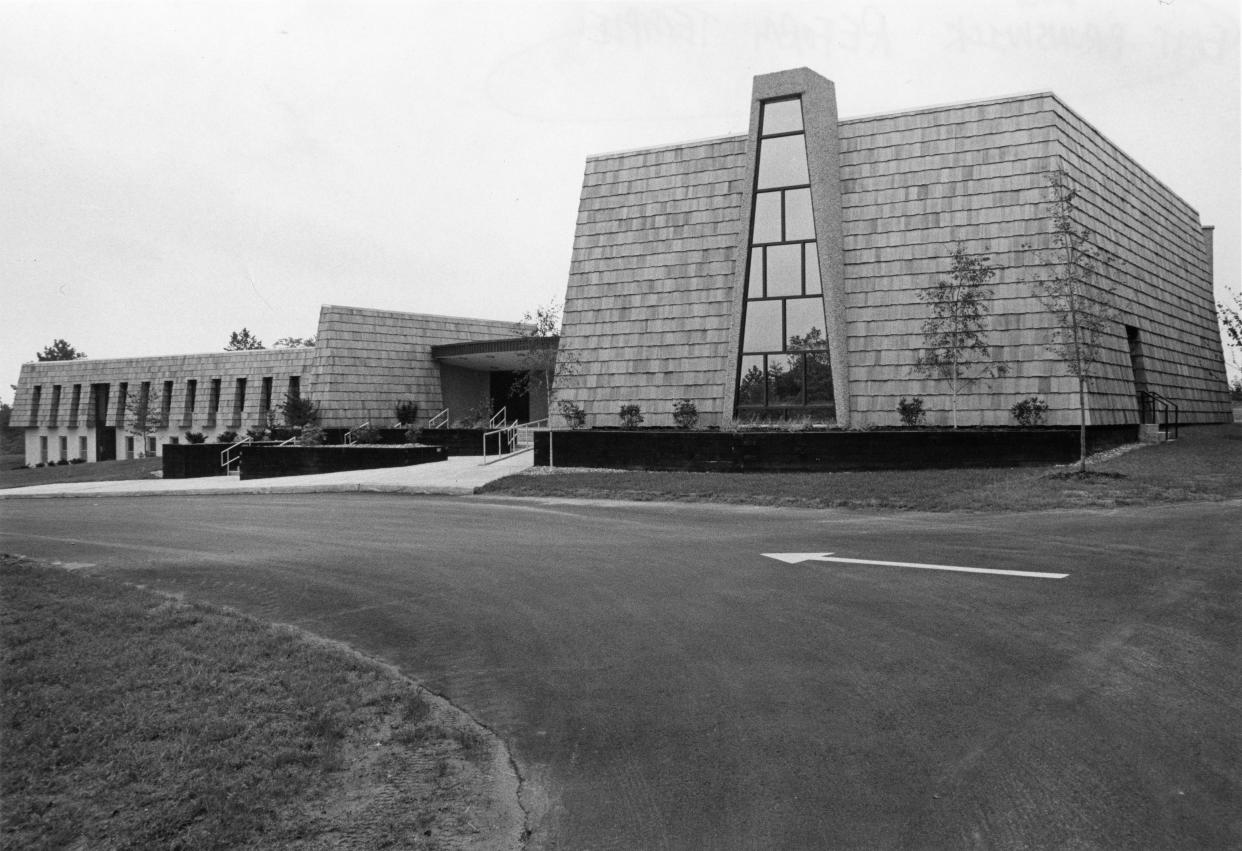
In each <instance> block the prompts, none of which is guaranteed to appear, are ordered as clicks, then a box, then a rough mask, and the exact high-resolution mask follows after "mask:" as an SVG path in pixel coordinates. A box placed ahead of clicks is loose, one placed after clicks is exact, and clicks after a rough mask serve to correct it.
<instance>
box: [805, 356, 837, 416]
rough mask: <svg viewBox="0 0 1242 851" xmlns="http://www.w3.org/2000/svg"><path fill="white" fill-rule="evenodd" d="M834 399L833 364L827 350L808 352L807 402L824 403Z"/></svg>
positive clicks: (812, 403)
mask: <svg viewBox="0 0 1242 851" xmlns="http://www.w3.org/2000/svg"><path fill="white" fill-rule="evenodd" d="M831 401H833V395H832V365H831V363H830V362H829V359H828V353H827V352H807V353H806V403H807V404H808V405H822V404H826V403H828V402H831Z"/></svg>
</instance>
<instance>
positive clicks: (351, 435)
mask: <svg viewBox="0 0 1242 851" xmlns="http://www.w3.org/2000/svg"><path fill="white" fill-rule="evenodd" d="M370 427H371V421H370V420H367V421H366V422H365V423H361V424H360V425H356V426H354V427H353V428H351V429H350V430H349V431H347V432H345V442H346V443H349V444H352V443H353V442H354V441H355V440H357V439H358V437H357V434H358V432H360V431H362V430H363V429H364V428H370Z"/></svg>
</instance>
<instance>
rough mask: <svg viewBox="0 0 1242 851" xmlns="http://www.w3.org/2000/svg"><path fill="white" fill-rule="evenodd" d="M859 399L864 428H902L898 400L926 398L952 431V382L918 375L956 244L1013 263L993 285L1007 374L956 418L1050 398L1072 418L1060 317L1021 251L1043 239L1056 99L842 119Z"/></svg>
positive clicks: (854, 397) (854, 396)
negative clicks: (940, 280)
mask: <svg viewBox="0 0 1242 851" xmlns="http://www.w3.org/2000/svg"><path fill="white" fill-rule="evenodd" d="M840 132H841V184H842V204H843V207H844V213H845V217H844V230H845V249H844V254H845V277H846V286H847V291H848V294H847V328H848V330H847V334H848V338H849V358H850V366H851V372H850V374H851V378H852V379H853V380H852V381H851V387H850V397H851V404H852V407H853V410H854V411H855V412H856V419H857V420H858V421H859V422H862V423H876V424H893V423H896V422H898V416H897V403H898V401H899V400H900V399H901V397H903V396H907V397H909V396H920V397H922V398H923V400H924V402H925V406H926V408H927V410H928V412H929V415H928V419H929V421H930V422H933V423H947V422H948V421H949V410H950V407H951V402H950V399H949V396H948V394H947V391H946V389H945V387H944V384H943V382H940V381H935V380H932V379H928V378H924V377H922V376H920V375H918V374H917V373H916V372H915V369H914V366H915V360H916V359H917V357H918V353H919V349H920V347H921V346H922V343H923V338H922V325H923V321H924V319H925V318H926V317H927V315H928V308H927V306H926V305H925V304H924V303H923V302H922V301H920V300H919V293H920V291H922V290H924V289H926V288H927V287H928V286H930V285H931V284H932V283H933V281H934V280H935V279H936V278H937V277H940V276H944V275H946V274H947V273H948V271H949V268H950V257H951V255H952V252H953V249H954V246H955V245H956V244H958V243H959V242H960V243H962V244H963V245H964V246H965V247H966V249H967V250H968V251H970V252H973V253H981V254H987V255H989V256H990V257H991V262H992V263H993V264H996V265H998V266H1001V267H1003V268H1002V269H1001V271H1000V272H999V273H998V275H997V277H996V278H994V279H993V281H992V282H991V284H992V289H993V292H994V300H993V301H992V303H991V309H992V315H991V322H990V327H991V329H992V333H991V340H990V341H991V342H992V343H993V344H994V347H995V349H996V354H997V356H998V357H1000V358H1002V359H1004V360H1005V361H1007V362H1008V363H1009V364H1010V365H1011V367H1012V369H1013V372H1012V373H1011V374H1010V376H1009V377H1007V378H1004V379H999V380H992V381H988V382H986V383H981V384H979V385H976V386H975V387H974V388H972V389H974V390H976V391H978V392H975V393H971V394H970V395H968V396H959V398H958V408H959V422H963V423H972V424H974V423H984V424H1004V423H1006V422H1011V420H1010V415H1009V411H1008V408H1009V406H1010V405H1011V404H1013V402H1015V401H1017V400H1018V399H1019V398H1022V397H1025V396H1030V395H1036V394H1038V395H1040V396H1042V397H1044V398H1045V399H1047V400H1048V402H1049V404H1050V406H1051V407H1052V409H1053V412H1054V415H1053V416H1052V417H1051V418H1050V419H1052V420H1053V421H1055V422H1061V421H1065V422H1069V420H1068V419H1066V416H1065V415H1063V413H1062V409H1064V408H1065V407H1066V406H1068V404H1069V401H1070V398H1071V396H1070V395H1069V394H1070V392H1071V389H1072V388H1071V385H1070V383H1069V382H1068V381H1067V380H1066V379H1064V377H1063V376H1062V375H1061V373H1063V370H1060V369H1059V368H1058V365H1057V363H1056V362H1055V361H1053V360H1052V359H1051V356H1050V355H1049V354H1048V353H1047V352H1046V349H1045V341H1046V340H1047V336H1048V332H1049V330H1050V329H1049V324H1050V318H1049V317H1048V316H1047V315H1046V314H1045V313H1044V312H1043V310H1042V308H1041V307H1040V305H1039V303H1038V301H1037V300H1036V299H1035V298H1034V296H1033V293H1032V290H1031V287H1030V284H1029V280H1030V279H1031V278H1032V275H1033V272H1034V266H1035V265H1036V264H1037V263H1038V258H1037V257H1035V256H1034V255H1033V253H1032V252H1030V251H1028V250H1026V249H1025V247H1024V246H1026V245H1028V244H1032V243H1035V242H1037V241H1038V240H1039V239H1040V238H1041V235H1042V234H1043V233H1044V232H1045V231H1046V229H1047V225H1046V224H1045V221H1044V219H1043V213H1044V202H1045V194H1046V193H1045V189H1046V183H1045V179H1044V175H1045V174H1046V172H1047V171H1048V169H1049V168H1051V167H1052V166H1053V164H1054V163H1055V162H1056V155H1057V154H1058V152H1059V150H1060V143H1059V141H1058V136H1057V127H1056V117H1055V114H1054V112H1053V110H1052V99H1051V97H1050V96H1048V95H1031V96H1026V97H1018V98H1011V99H1005V100H1001V101H995V102H989V103H981V104H966V105H962V106H953V107H944V108H938V109H929V110H921V111H918V112H911V113H902V114H898V115H888V116H880V117H875V118H863V119H854V120H850V121H843V122H841V130H840Z"/></svg>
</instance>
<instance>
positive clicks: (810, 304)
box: [737, 97, 836, 418]
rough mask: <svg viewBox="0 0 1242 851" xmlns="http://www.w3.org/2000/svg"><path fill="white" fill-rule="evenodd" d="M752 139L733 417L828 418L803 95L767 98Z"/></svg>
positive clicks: (828, 380) (828, 371) (831, 409)
mask: <svg viewBox="0 0 1242 851" xmlns="http://www.w3.org/2000/svg"><path fill="white" fill-rule="evenodd" d="M758 141H759V143H758V150H757V151H756V156H757V158H758V162H757V163H756V168H755V186H754V208H753V210H752V211H751V212H752V217H751V230H750V251H749V252H748V257H747V270H746V297H745V300H744V309H743V321H742V345H741V349H740V356H739V359H738V373H737V382H738V383H737V408H738V414H739V415H740V416H750V417H759V418H765V417H771V416H776V417H784V416H787V415H789V414H791V413H795V414H809V415H815V416H823V417H826V418H833V417H834V416H835V413H836V412H835V405H834V400H833V392H832V366H831V362H830V360H829V356H828V334H827V328H828V324H827V321H826V319H825V316H824V300H823V285H822V283H821V281H820V274H819V252H818V248H817V242H816V235H815V217H814V214H813V207H812V203H811V178H810V171H809V167H808V162H807V154H806V133H805V128H804V125H803V122H802V100H801V98H798V97H793V98H782V99H779V100H772V101H767V102H765V103H764V104H763V105H762V112H761V114H760V120H759V140H758Z"/></svg>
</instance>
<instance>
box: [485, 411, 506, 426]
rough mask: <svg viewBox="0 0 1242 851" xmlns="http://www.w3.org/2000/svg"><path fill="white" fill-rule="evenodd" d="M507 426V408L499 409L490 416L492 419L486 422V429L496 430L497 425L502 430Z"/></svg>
mask: <svg viewBox="0 0 1242 851" xmlns="http://www.w3.org/2000/svg"><path fill="white" fill-rule="evenodd" d="M508 424H509V409H508V408H507V407H504V408H501V409H500V410H499V411H497V412H496V413H494V414H492V418H491V419H490V420H488V421H487V427H488V428H496V427H497V425H499V426H500V428H504V427H505V426H507V425H508Z"/></svg>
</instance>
